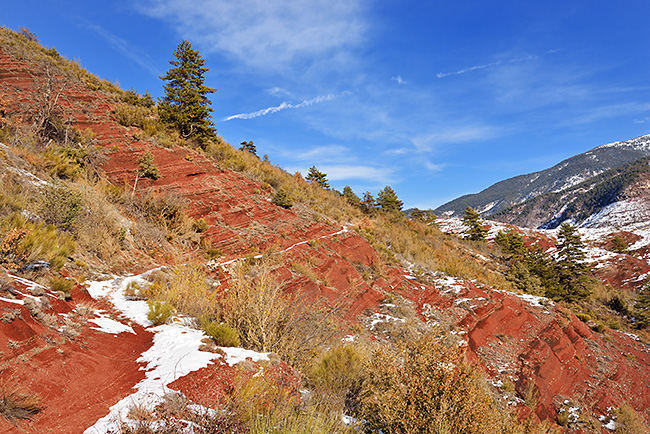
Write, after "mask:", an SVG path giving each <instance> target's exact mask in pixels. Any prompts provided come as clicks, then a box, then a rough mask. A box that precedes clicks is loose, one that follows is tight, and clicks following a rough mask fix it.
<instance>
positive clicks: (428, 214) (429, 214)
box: [411, 208, 436, 224]
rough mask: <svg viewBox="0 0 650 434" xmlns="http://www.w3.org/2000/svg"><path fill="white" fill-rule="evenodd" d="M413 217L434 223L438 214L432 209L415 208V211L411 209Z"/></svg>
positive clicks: (423, 221)
mask: <svg viewBox="0 0 650 434" xmlns="http://www.w3.org/2000/svg"><path fill="white" fill-rule="evenodd" d="M411 218H412V219H413V220H417V221H419V222H422V223H425V224H429V223H433V222H435V221H436V215H435V214H434V213H433V210H431V209H427V210H423V209H419V208H413V211H411Z"/></svg>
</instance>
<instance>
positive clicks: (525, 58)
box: [436, 50, 558, 78]
mask: <svg viewBox="0 0 650 434" xmlns="http://www.w3.org/2000/svg"><path fill="white" fill-rule="evenodd" d="M557 52H558V50H548V51H546V52H544V53H543V54H541V55H528V56H523V57H515V58H512V59H508V60H497V61H496V62H492V63H485V64H483V65H474V66H468V67H467V68H463V69H460V70H458V71H452V72H440V73H438V74H436V77H437V78H445V77H449V76H452V75H461V74H465V73H467V72H472V71H478V70H479V69H485V68H491V67H493V66H499V65H506V64H509V63H518V62H525V61H528V60H533V59H539V58H540V57H542V56H545V55H547V54H553V53H557Z"/></svg>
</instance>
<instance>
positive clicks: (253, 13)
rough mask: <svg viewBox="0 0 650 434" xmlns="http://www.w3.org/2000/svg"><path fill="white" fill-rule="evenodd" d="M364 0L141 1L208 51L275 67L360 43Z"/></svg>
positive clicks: (148, 10)
mask: <svg viewBox="0 0 650 434" xmlns="http://www.w3.org/2000/svg"><path fill="white" fill-rule="evenodd" d="M364 3H365V2H364V1H363V0H272V1H269V0H237V1H232V0H141V3H140V9H141V11H142V12H143V13H145V14H147V15H149V16H153V17H156V18H161V19H165V20H167V21H169V22H171V23H172V25H174V26H175V27H176V29H177V30H178V32H179V33H180V34H181V35H182V36H183V37H186V38H189V39H191V40H192V41H193V42H197V43H198V44H200V45H201V46H202V47H204V49H207V50H208V51H215V52H221V53H226V54H228V55H230V56H232V57H234V58H236V59H238V60H239V61H241V62H243V63H245V64H248V65H254V66H257V67H264V68H278V67H282V66H284V65H286V64H287V63H290V62H291V61H293V60H296V59H301V58H304V57H311V58H313V59H318V58H322V56H323V55H324V54H325V53H327V52H329V51H331V50H340V49H342V48H344V47H353V46H356V45H357V44H359V43H360V42H361V40H362V39H363V35H364V33H365V29H366V24H365V22H364V20H363V5H364Z"/></svg>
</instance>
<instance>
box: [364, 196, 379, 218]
mask: <svg viewBox="0 0 650 434" xmlns="http://www.w3.org/2000/svg"><path fill="white" fill-rule="evenodd" d="M361 209H362V210H363V212H364V213H366V214H374V213H375V212H377V201H376V200H375V198H374V197H373V196H372V194H371V193H370V192H369V191H366V192H365V193H363V199H362V200H361Z"/></svg>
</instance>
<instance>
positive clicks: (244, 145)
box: [239, 140, 259, 158]
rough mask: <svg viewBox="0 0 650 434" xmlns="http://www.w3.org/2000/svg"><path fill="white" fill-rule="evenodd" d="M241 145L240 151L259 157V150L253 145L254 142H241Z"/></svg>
mask: <svg viewBox="0 0 650 434" xmlns="http://www.w3.org/2000/svg"><path fill="white" fill-rule="evenodd" d="M240 145H241V146H240V147H239V150H240V151H246V152H250V153H251V154H253V155H255V156H256V157H257V148H256V147H255V145H254V144H253V141H252V140H251V141H248V142H246V141H244V142H241V143H240ZM258 158H259V157H258Z"/></svg>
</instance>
